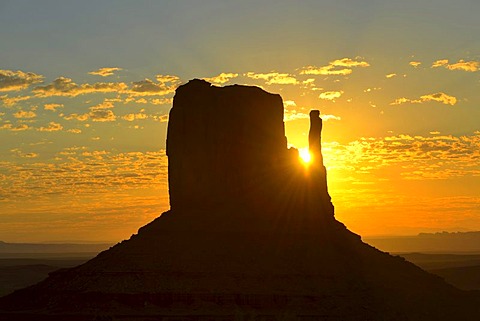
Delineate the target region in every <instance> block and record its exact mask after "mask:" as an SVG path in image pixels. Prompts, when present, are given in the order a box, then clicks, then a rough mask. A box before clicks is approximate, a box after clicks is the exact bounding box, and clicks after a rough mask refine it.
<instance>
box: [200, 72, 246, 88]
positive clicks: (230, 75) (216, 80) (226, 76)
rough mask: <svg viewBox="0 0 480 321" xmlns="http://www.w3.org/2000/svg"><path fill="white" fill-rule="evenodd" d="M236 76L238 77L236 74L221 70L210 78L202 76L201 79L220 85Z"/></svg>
mask: <svg viewBox="0 0 480 321" xmlns="http://www.w3.org/2000/svg"><path fill="white" fill-rule="evenodd" d="M237 77H238V74H235V73H225V72H222V73H221V74H219V75H217V76H214V77H211V78H203V79H204V80H206V81H208V82H210V83H214V84H220V85H222V84H225V83H227V82H229V81H230V80H232V79H233V78H237Z"/></svg>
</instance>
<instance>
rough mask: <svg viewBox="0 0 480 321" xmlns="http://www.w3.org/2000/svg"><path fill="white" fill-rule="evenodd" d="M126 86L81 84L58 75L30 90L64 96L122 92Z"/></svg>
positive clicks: (41, 93)
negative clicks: (49, 81)
mask: <svg viewBox="0 0 480 321" xmlns="http://www.w3.org/2000/svg"><path fill="white" fill-rule="evenodd" d="M127 88H128V86H127V85H126V84H125V83H123V82H119V83H114V82H109V83H104V82H99V83H94V84H81V85H78V84H76V83H74V82H73V81H72V79H70V78H65V77H59V78H57V79H55V80H54V81H53V82H52V83H51V84H49V85H46V86H37V87H35V88H34V89H33V90H32V91H33V92H34V93H35V94H36V96H38V97H51V96H66V97H76V96H78V95H84V94H90V93H108V92H117V93H118V92H122V91H126V90H127Z"/></svg>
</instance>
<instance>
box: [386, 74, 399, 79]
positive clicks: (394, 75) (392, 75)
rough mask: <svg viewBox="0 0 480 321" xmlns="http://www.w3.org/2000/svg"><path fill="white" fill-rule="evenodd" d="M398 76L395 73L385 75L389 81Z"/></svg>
mask: <svg viewBox="0 0 480 321" xmlns="http://www.w3.org/2000/svg"><path fill="white" fill-rule="evenodd" d="M396 76H397V74H395V73H392V74H388V75H385V77H386V78H388V79H390V78H393V77H396Z"/></svg>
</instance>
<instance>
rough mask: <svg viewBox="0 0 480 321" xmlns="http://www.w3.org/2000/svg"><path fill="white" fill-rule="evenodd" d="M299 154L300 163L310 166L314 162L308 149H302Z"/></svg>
mask: <svg viewBox="0 0 480 321" xmlns="http://www.w3.org/2000/svg"><path fill="white" fill-rule="evenodd" d="M298 154H299V156H300V161H301V162H302V163H303V164H305V165H308V164H310V162H311V161H312V155H310V152H309V151H308V147H304V148H300V149H299V150H298Z"/></svg>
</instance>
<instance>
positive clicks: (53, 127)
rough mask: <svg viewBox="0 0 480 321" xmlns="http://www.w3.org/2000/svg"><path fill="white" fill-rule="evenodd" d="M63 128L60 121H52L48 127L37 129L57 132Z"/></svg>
mask: <svg viewBox="0 0 480 321" xmlns="http://www.w3.org/2000/svg"><path fill="white" fill-rule="evenodd" d="M62 129H63V126H62V125H60V124H59V123H55V122H53V121H51V122H50V123H49V124H48V127H40V128H38V129H37V130H38V131H40V132H57V131H60V130H62Z"/></svg>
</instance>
